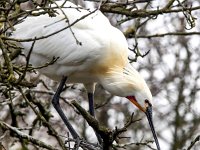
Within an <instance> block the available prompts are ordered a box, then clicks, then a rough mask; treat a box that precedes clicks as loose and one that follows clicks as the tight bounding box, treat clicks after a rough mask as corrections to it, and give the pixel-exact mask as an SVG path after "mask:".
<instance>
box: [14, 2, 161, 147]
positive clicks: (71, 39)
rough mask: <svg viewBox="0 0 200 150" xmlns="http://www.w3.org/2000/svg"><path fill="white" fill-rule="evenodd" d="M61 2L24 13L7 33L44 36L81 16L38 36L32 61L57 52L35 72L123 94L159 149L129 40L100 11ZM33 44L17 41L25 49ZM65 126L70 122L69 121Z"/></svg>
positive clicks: (147, 95)
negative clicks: (49, 9) (42, 11)
mask: <svg viewBox="0 0 200 150" xmlns="http://www.w3.org/2000/svg"><path fill="white" fill-rule="evenodd" d="M65 7H67V8H63V9H62V11H61V10H60V9H56V10H57V12H58V14H57V15H56V17H49V15H48V14H46V15H40V16H37V17H28V18H26V19H25V20H24V21H23V22H22V23H20V24H18V25H16V26H15V29H16V30H15V31H14V32H13V35H12V37H14V38H18V39H27V38H33V39H34V38H35V37H37V38H39V37H42V36H47V35H49V34H52V33H54V32H56V31H58V30H61V29H63V28H65V27H67V26H68V25H69V24H72V23H74V22H75V21H77V19H81V18H83V19H81V20H80V21H78V22H77V23H75V24H74V25H72V26H71V27H70V28H67V29H65V30H63V31H61V32H59V33H57V34H54V35H52V36H49V37H48V38H44V39H40V40H37V41H36V42H35V44H34V47H33V51H32V53H31V58H30V62H31V64H33V65H34V66H41V65H44V64H45V63H47V62H49V61H51V60H52V59H53V57H56V58H57V57H58V58H59V59H58V60H57V61H56V62H55V63H54V64H53V65H49V66H48V67H45V68H43V69H40V70H39V71H40V72H41V73H43V74H45V75H46V76H48V77H50V78H51V79H54V80H57V81H60V80H61V78H62V77H63V76H67V82H77V83H84V84H85V85H86V88H87V90H88V92H90V93H93V91H94V85H95V83H96V82H98V83H100V84H101V85H102V86H103V87H104V88H105V89H106V90H107V91H109V92H110V93H112V94H114V95H118V96H122V97H126V98H128V99H129V100H130V101H131V102H132V103H134V104H135V105H136V106H137V107H138V108H139V109H140V110H142V111H143V112H144V113H145V114H146V115H147V118H148V120H149V124H150V127H151V129H152V132H153V136H154V138H155V141H156V144H157V147H158V149H160V148H159V143H158V140H157V137H156V133H155V131H154V127H153V122H152V116H151V115H152V112H151V111H152V105H151V104H152V95H151V92H150V90H149V88H148V86H147V84H146V82H145V81H144V79H143V78H142V77H141V75H140V74H139V73H138V72H137V71H136V70H135V69H134V68H133V67H132V66H131V65H130V64H129V62H128V45H127V41H126V39H125V37H124V35H123V33H122V32H121V31H120V30H118V29H117V28H115V27H113V26H112V25H111V24H110V22H109V21H108V19H107V18H106V17H105V16H104V15H103V14H102V13H101V12H100V11H95V12H93V13H91V12H90V11H88V10H85V9H83V8H81V7H78V6H76V5H74V4H72V3H70V2H67V3H66V4H65ZM89 13H91V14H90V15H88V14H89ZM85 15H88V16H87V17H84V16H85ZM66 17H67V18H66ZM32 43H33V42H22V43H21V44H22V45H23V47H24V50H25V51H26V53H27V52H28V50H30V48H31V46H32ZM92 114H93V113H92ZM93 115H94V114H93ZM61 117H62V116H61ZM64 120H65V119H64ZM66 122H67V121H66ZM69 128H72V127H70V125H69ZM72 130H73V129H72ZM72 132H74V131H72Z"/></svg>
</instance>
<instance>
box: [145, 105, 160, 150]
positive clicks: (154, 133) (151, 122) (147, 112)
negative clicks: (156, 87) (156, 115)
mask: <svg viewBox="0 0 200 150" xmlns="http://www.w3.org/2000/svg"><path fill="white" fill-rule="evenodd" d="M145 114H146V116H147V119H148V121H149V125H150V128H151V131H152V134H153V137H154V140H155V143H156V146H157V150H160V145H159V142H158V138H157V135H156V132H155V129H154V125H153V119H152V106H148V107H147V108H146V112H145Z"/></svg>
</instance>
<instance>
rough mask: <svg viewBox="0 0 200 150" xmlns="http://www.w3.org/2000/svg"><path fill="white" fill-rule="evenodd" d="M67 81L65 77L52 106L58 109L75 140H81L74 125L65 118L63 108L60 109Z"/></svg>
mask: <svg viewBox="0 0 200 150" xmlns="http://www.w3.org/2000/svg"><path fill="white" fill-rule="evenodd" d="M66 80H67V77H63V78H62V80H61V82H60V84H59V86H58V89H57V91H56V93H55V95H54V96H53V99H52V104H53V106H54V108H55V109H56V111H57V112H58V114H59V115H60V117H61V118H62V120H63V122H64V123H65V125H66V126H67V128H68V130H69V132H70V133H71V135H72V137H73V138H74V139H80V138H79V136H78V134H77V133H76V131H75V130H74V128H73V127H72V125H71V124H70V122H69V121H68V119H67V117H66V116H65V114H64V112H63V111H62V109H61V107H60V103H59V98H60V94H61V92H62V90H63V87H64V85H65V82H66Z"/></svg>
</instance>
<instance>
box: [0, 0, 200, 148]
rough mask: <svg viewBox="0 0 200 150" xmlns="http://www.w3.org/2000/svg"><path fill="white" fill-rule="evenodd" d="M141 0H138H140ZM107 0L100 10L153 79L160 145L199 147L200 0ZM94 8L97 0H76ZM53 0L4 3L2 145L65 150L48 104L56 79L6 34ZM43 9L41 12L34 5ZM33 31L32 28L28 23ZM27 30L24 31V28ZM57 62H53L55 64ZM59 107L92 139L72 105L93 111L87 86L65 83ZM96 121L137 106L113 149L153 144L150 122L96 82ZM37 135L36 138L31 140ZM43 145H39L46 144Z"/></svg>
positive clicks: (0, 7)
mask: <svg viewBox="0 0 200 150" xmlns="http://www.w3.org/2000/svg"><path fill="white" fill-rule="evenodd" d="M138 1H139V0H138ZM138 1H134V0H130V1H129V0H118V1H116V0H108V1H103V2H102V3H101V7H100V10H101V11H102V12H103V13H104V14H105V15H106V16H107V17H108V18H109V20H110V22H111V23H112V24H113V25H114V26H115V27H117V28H119V29H120V30H121V31H122V32H123V33H124V35H125V36H126V38H127V41H128V43H129V48H130V56H129V58H130V61H131V62H132V64H133V66H134V67H135V68H137V69H138V70H139V71H140V73H141V74H142V76H144V78H145V79H146V81H147V82H148V85H149V87H150V89H151V91H152V93H153V97H154V104H153V105H154V124H155V128H156V131H157V134H158V138H159V140H160V144H161V148H162V149H163V150H179V149H181V150H190V149H191V150H198V149H199V148H200V144H199V139H200V109H199V106H200V101H199V99H200V49H199V47H200V1H193V0H162V1H159V0H154V1H151V2H146V3H137V2H138ZM72 2H74V3H76V4H80V5H82V6H84V7H87V8H97V7H99V6H100V2H101V1H100V0H74V1H72ZM52 3H54V1H53V0H32V1H31V0H5V1H0V149H2V150H4V149H5V150H8V149H9V150H16V149H18V150H20V149H21V150H22V149H23V150H26V149H67V147H73V146H72V145H73V143H72V145H71V146H69V143H68V144H65V140H66V139H69V137H70V136H69V133H68V131H67V128H66V127H65V125H64V124H63V122H62V120H61V119H60V117H59V116H58V115H57V112H55V110H54V108H53V107H52V105H51V99H52V95H53V94H54V92H55V90H56V88H57V82H55V81H52V80H50V79H48V78H47V77H45V76H43V75H41V74H39V73H38V72H37V70H35V68H34V67H32V66H31V65H28V64H27V63H26V60H27V59H26V57H25V56H24V54H23V48H22V47H20V46H19V44H17V41H18V40H16V41H15V42H13V40H10V38H9V36H10V34H11V32H12V30H14V27H13V25H14V24H16V23H20V22H21V21H22V20H23V19H24V18H25V17H27V16H29V15H42V14H43V13H48V14H49V15H53V14H54V11H53V9H47V8H49V7H51V4H52ZM36 9H40V10H42V11H41V12H40V13H38V12H36V11H34V10H36ZM30 30H31V29H30ZM24 32H26V31H24ZM51 63H53V62H51ZM61 99H62V102H61V103H62V108H63V109H64V111H65V114H66V115H67V116H68V117H69V119H70V121H71V123H72V125H73V126H74V127H75V128H76V130H77V132H78V133H79V134H80V135H81V137H83V138H84V139H86V140H87V141H90V142H92V143H96V142H97V140H96V137H95V134H94V132H93V130H92V128H91V127H89V126H88V124H87V122H86V121H85V120H84V119H83V117H82V116H81V115H80V113H79V112H78V111H77V110H76V109H75V108H74V107H73V106H72V104H71V103H70V101H71V100H76V101H77V102H79V103H80V104H81V106H82V107H83V108H85V109H86V110H87V109H88V102H87V93H86V91H85V89H84V87H83V85H82V84H67V85H66V88H65V91H64V92H63V93H62V97H61ZM95 106H96V115H97V120H98V121H99V122H101V123H102V124H104V125H105V126H107V127H109V128H111V129H115V127H118V128H120V127H123V125H124V124H125V122H126V120H127V118H128V117H130V116H131V114H132V113H133V112H134V116H133V119H134V120H135V122H134V123H133V124H132V125H131V126H129V128H128V130H127V131H126V132H124V133H123V134H121V135H120V137H118V138H117V139H116V142H114V143H113V145H114V146H113V149H119V150H120V149H125V148H126V149H128V150H148V149H154V148H155V145H154V143H153V142H152V141H153V138H152V134H151V132H150V129H149V126H148V123H147V120H146V119H145V117H144V115H143V114H142V113H141V112H139V111H138V110H137V109H136V108H135V107H134V106H133V105H132V104H131V103H130V102H129V101H128V100H126V99H125V98H120V97H115V96H113V95H111V94H109V93H108V92H106V91H105V90H104V89H103V88H102V86H101V85H97V86H96V92H95ZM34 140H36V141H34ZM41 141H42V143H38V142H41Z"/></svg>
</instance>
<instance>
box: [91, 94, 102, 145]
mask: <svg viewBox="0 0 200 150" xmlns="http://www.w3.org/2000/svg"><path fill="white" fill-rule="evenodd" d="M88 101H89V112H90V114H91V115H92V116H93V117H94V118H95V111H94V94H93V93H88ZM95 134H96V136H97V139H98V141H99V144H102V139H101V136H100V135H99V134H98V133H96V132H95Z"/></svg>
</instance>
